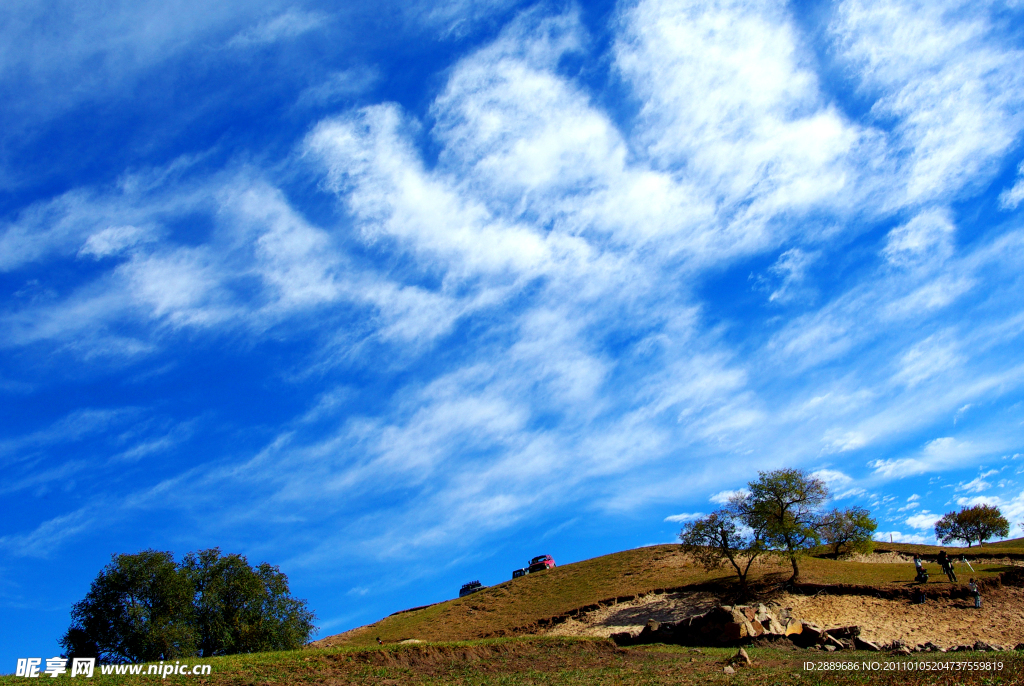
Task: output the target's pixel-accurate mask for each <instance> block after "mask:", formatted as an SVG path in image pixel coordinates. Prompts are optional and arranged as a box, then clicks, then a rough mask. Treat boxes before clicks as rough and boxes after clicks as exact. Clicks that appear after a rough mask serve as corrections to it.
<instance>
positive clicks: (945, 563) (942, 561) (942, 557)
mask: <svg viewBox="0 0 1024 686" xmlns="http://www.w3.org/2000/svg"><path fill="white" fill-rule="evenodd" d="M937 562H938V563H939V566H940V567H941V568H942V571H944V572H945V573H946V576H947V577H948V578H949V580H950V582H952V583H956V572H954V571H953V563H952V562H950V559H949V556H947V555H946V551H945V550H940V551H939V557H938V560H937Z"/></svg>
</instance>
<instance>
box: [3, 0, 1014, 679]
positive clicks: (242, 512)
mask: <svg viewBox="0 0 1024 686" xmlns="http://www.w3.org/2000/svg"><path fill="white" fill-rule="evenodd" d="M1022 20H1024V6H1022V5H1021V3H1019V2H1005V3H988V2H977V1H975V2H969V3H968V2H931V3H920V4H919V3H911V2H899V1H886V0H882V1H880V2H870V3H868V2H855V1H850V2H837V3H832V4H830V3H813V2H799V3H792V4H789V5H783V4H776V3H767V2H728V1H723V2H718V3H700V2H668V1H663V0H642V1H640V2H626V3H619V4H615V3H611V2H603V3H593V4H590V3H587V4H571V3H566V4H557V3H552V4H545V3H541V4H528V3H515V2H498V1H491V2H488V1H487V0H483V1H481V2H475V3H474V2H454V3H452V2H449V3H437V4H433V3H426V2H392V3H385V4H381V3H380V2H374V3H359V2H355V3H353V2H347V3H337V4H328V3H320V4H316V3H301V2H273V1H266V2H252V1H247V2H224V3H216V4H215V5H211V4H210V3H200V2H193V1H191V0H179V1H178V2H166V1H164V2H159V3H158V2H149V1H140V2H132V3H119V2H97V3H91V4H88V6H87V7H86V6H84V5H83V4H82V3H72V2H65V1H62V0H54V1H52V2H48V3H39V2H34V1H31V2H30V1H28V0H24V1H22V0H13V1H9V2H6V3H5V4H4V8H3V9H2V10H0V89H2V90H0V94H2V101H3V102H4V106H3V108H0V298H2V305H0V403H2V408H3V412H2V415H0V464H2V465H3V474H4V479H3V485H2V486H0V489H2V492H3V500H2V503H3V505H2V507H3V514H4V516H3V520H2V529H0V607H2V612H3V617H4V621H3V622H0V625H2V629H0V631H3V635H2V637H0V645H2V655H0V665H7V667H4V668H3V669H0V671H10V670H13V668H14V661H15V659H16V658H17V657H26V656H42V657H50V656H52V655H54V654H56V653H57V645H56V640H57V638H58V637H59V636H60V634H61V633H62V632H63V630H64V629H65V628H66V627H67V625H68V621H69V617H68V612H69V609H70V607H71V605H72V603H74V602H75V601H77V600H79V599H81V598H82V597H83V595H84V594H85V592H86V591H87V589H88V585H89V582H90V581H91V580H92V579H93V578H94V577H95V575H96V573H97V572H98V570H99V569H100V568H101V567H102V566H103V565H104V564H105V563H106V562H108V561H109V559H110V555H111V554H113V553H122V552H136V551H138V550H142V549H145V548H156V549H160V550H172V551H174V552H175V553H176V554H178V555H181V554H184V553H185V552H187V551H190V550H197V549H201V548H207V547H213V546H220V547H221V548H222V549H223V550H225V551H229V552H239V553H243V554H245V555H247V556H248V557H249V558H250V560H251V561H252V562H259V561H264V560H265V561H268V562H271V563H273V564H277V565H280V567H281V568H282V570H283V571H285V572H286V573H287V574H288V575H289V577H290V579H291V582H292V588H293V591H294V592H295V593H296V594H297V595H298V596H300V597H303V598H307V599H308V600H309V602H310V605H311V607H312V608H313V609H314V610H315V611H316V612H317V614H318V616H319V624H320V626H321V627H322V629H321V634H320V635H321V636H324V635H329V634H332V633H337V632H339V631H343V630H345V629H348V628H351V627H353V626H358V625H361V624H365V623H368V622H371V621H374V620H376V619H378V618H379V617H380V616H382V615H384V614H387V613H390V612H393V611H396V610H399V609H403V608H406V607H409V606H413V605H420V604H424V603H428V602H433V601H437V600H442V599H446V598H450V597H452V596H454V595H455V594H456V592H457V590H458V587H459V586H460V585H461V584H462V583H464V582H466V581H469V580H471V579H480V580H481V581H482V582H483V583H485V584H490V583H497V582H499V581H502V580H504V579H506V578H508V577H509V576H510V573H511V570H512V569H513V568H516V567H519V566H522V564H523V563H524V562H525V561H526V560H527V559H528V558H529V557H531V556H533V555H537V554H541V553H550V554H552V555H553V556H554V557H555V559H556V560H557V561H558V562H560V563H566V562H572V561H575V560H580V559H584V558H587V557H592V556H594V555H599V554H603V553H608V552H613V551H616V550H621V549H624V548H629V547H635V546H638V545H644V544H650V543H657V542H668V541H671V540H673V538H674V536H675V534H676V533H677V532H678V530H679V526H680V522H682V521H685V520H686V519H687V518H688V517H692V516H693V515H695V514H696V513H701V512H709V511H711V510H712V509H714V508H715V507H716V506H717V505H716V503H717V502H721V501H722V499H723V498H724V497H725V495H724V494H727V493H728V492H730V491H732V490H735V489H737V488H741V487H742V486H743V485H744V484H745V483H746V482H747V481H748V480H750V479H751V478H753V477H754V476H756V471H757V470H759V469H774V468H779V467H799V468H802V469H806V470H808V471H809V472H815V473H817V474H819V475H821V476H822V477H823V478H825V479H826V480H827V481H828V482H829V484H830V485H831V487H832V491H833V493H834V495H835V503H836V504H838V505H841V506H846V505H855V504H856V505H862V506H865V507H868V508H869V509H871V510H872V512H873V513H874V514H875V515H876V517H877V518H878V520H879V531H880V535H881V536H884V537H885V538H888V537H889V536H890V534H891V535H892V536H893V538H895V539H898V540H907V541H921V542H929V541H933V540H934V539H933V535H932V533H931V525H932V524H933V522H934V521H935V519H936V518H937V517H938V516H939V515H940V514H941V513H943V512H947V511H950V510H953V509H956V508H959V507H961V506H963V505H968V504H974V503H977V502H986V503H992V504H997V505H998V506H1000V507H1001V508H1002V509H1003V512H1004V513H1005V514H1007V515H1008V516H1009V518H1010V519H1011V521H1013V522H1014V526H1013V530H1012V532H1011V535H1014V536H1020V535H1022V530H1021V525H1020V522H1021V521H1024V477H1022V474H1024V356H1022V355H1021V350H1022V347H1024V274H1022V265H1024V145H1022V142H1024V137H1022V133H1024V71H1022V70H1021V69H1020V64H1022V63H1024V54H1022V50H1024V32H1022V28H1024V21H1022Z"/></svg>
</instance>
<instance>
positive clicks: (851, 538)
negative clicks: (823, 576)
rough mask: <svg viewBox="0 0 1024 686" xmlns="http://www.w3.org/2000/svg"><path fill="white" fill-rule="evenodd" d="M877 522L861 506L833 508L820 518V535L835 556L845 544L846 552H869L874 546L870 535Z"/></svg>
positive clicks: (876, 526)
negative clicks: (841, 508)
mask: <svg viewBox="0 0 1024 686" xmlns="http://www.w3.org/2000/svg"><path fill="white" fill-rule="evenodd" d="M877 528H878V523H877V522H876V521H875V520H874V519H872V518H871V513H870V512H868V511H867V510H865V509H864V508H863V507H849V508H846V509H845V510H840V509H839V508H834V509H833V510H832V511H831V512H829V513H827V514H825V515H824V516H823V517H822V518H821V523H820V525H819V530H820V532H821V537H822V538H823V539H824V540H825V542H826V543H828V544H829V545H831V546H832V552H833V553H835V555H836V557H838V556H839V552H840V550H841V549H842V548H843V547H844V546H845V548H846V552H848V553H852V552H859V553H869V552H871V550H872V548H874V542H873V541H872V540H871V535H872V534H874V533H875V530H876V529H877Z"/></svg>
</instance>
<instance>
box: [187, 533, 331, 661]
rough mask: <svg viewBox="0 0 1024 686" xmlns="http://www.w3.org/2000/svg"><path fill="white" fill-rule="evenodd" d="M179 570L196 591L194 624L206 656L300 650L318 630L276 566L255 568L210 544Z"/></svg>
mask: <svg viewBox="0 0 1024 686" xmlns="http://www.w3.org/2000/svg"><path fill="white" fill-rule="evenodd" d="M181 569H182V571H183V573H184V574H185V576H186V577H187V578H188V579H189V581H190V582H191V584H192V587H193V588H194V589H195V595H194V601H193V606H194V611H193V617H194V620H193V624H194V627H195V629H196V633H197V644H198V645H197V647H198V653H199V655H201V656H203V657H209V656H211V655H230V654H233V653H252V652H262V651H268V650H288V649H292V648H299V647H301V646H302V645H303V644H304V643H306V642H307V641H308V640H309V637H310V636H311V635H312V633H313V631H314V629H315V627H314V626H313V621H314V620H315V616H314V615H313V613H312V612H310V611H309V609H308V608H307V607H306V603H305V601H302V600H297V599H295V598H292V597H291V595H290V592H289V589H288V577H287V576H285V575H284V574H283V573H281V571H280V570H279V569H278V568H277V567H273V566H271V565H269V564H267V563H265V562H264V563H263V564H261V565H259V566H258V567H255V568H254V567H251V566H250V565H249V563H248V561H247V560H246V559H245V557H243V556H241V555H224V556H221V554H220V549H219V548H212V549H210V550H201V551H199V552H198V553H189V554H188V555H186V556H185V559H184V560H183V561H182V564H181Z"/></svg>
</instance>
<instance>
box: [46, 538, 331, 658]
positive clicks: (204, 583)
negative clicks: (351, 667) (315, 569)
mask: <svg viewBox="0 0 1024 686" xmlns="http://www.w3.org/2000/svg"><path fill="white" fill-rule="evenodd" d="M315 619H316V617H315V615H314V614H313V613H312V612H311V611H310V610H309V609H308V608H307V607H306V601H304V600H298V599H296V598H293V597H291V594H290V592H289V589H288V577H287V576H285V575H284V574H283V573H282V572H281V571H280V570H279V569H278V568H277V567H274V566H271V565H269V564H267V563H265V562H264V563H262V564H260V565H259V566H258V567H252V566H250V565H249V563H248V561H247V560H246V559H245V557H243V556H241V555H223V556H222V555H221V553H220V549H218V548H213V549H210V550H201V551H199V552H198V553H189V554H187V555H186V556H185V557H184V559H182V561H181V563H180V564H175V562H174V555H173V554H171V553H169V552H159V551H156V550H145V551H143V552H141V553H137V554H135V555H114V556H113V559H112V561H111V563H110V564H108V565H107V566H106V567H104V568H103V570H102V571H100V573H99V575H98V576H97V577H96V579H95V580H94V581H93V582H92V585H91V587H90V588H89V592H88V594H86V596H85V598H84V599H83V600H81V601H80V602H78V603H75V605H74V607H73V608H72V610H71V627H70V628H69V629H68V630H67V632H66V633H65V634H64V636H63V638H61V641H60V644H61V646H63V647H64V649H65V650H66V652H67V656H68V657H96V658H98V659H99V660H100V661H103V662H152V661H155V660H172V659H176V658H182V657H196V656H199V657H210V656H212V655H229V654H233V653H251V652H260V651H267V650H287V649H292V648H298V647H301V646H302V645H303V644H304V643H306V642H308V641H309V638H310V636H311V635H312V634H313V632H314V631H315V630H316V627H314V626H313V621H314V620H315Z"/></svg>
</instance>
